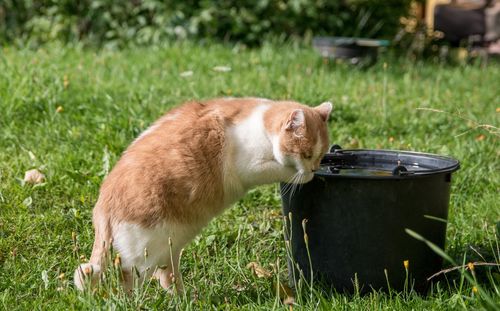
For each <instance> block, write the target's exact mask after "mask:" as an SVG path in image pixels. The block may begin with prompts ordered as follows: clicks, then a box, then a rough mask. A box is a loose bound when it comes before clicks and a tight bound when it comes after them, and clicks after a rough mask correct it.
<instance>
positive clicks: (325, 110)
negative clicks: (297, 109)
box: [314, 102, 333, 122]
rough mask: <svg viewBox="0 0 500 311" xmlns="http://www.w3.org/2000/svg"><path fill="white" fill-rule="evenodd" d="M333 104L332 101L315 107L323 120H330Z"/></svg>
mask: <svg viewBox="0 0 500 311" xmlns="http://www.w3.org/2000/svg"><path fill="white" fill-rule="evenodd" d="M332 108H333V105H332V103H331V102H324V103H322V104H321V105H319V106H316V107H314V109H315V110H316V111H317V112H319V114H320V115H321V118H322V119H323V121H325V122H326V121H328V117H329V116H330V112H332Z"/></svg>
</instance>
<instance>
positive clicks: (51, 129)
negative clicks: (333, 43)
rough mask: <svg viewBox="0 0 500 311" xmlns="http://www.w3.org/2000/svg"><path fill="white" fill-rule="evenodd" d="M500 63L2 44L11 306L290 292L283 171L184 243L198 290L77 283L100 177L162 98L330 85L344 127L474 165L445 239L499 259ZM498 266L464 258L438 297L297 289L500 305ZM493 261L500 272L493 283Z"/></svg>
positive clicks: (307, 91) (235, 302)
mask: <svg viewBox="0 0 500 311" xmlns="http://www.w3.org/2000/svg"><path fill="white" fill-rule="evenodd" d="M217 66H219V67H218V68H217ZM220 66H224V67H227V68H220ZM214 67H216V68H215V69H214ZM221 69H223V70H221ZM228 69H230V70H229V71H228ZM499 69H500V65H498V63H494V62H491V63H489V64H488V65H487V66H484V65H483V64H480V63H477V64H455V65H449V64H444V63H440V62H433V61H431V60H430V61H427V62H410V61H407V60H402V59H396V58H390V57H387V58H385V60H384V59H382V60H381V61H379V62H378V63H377V64H375V65H374V66H372V67H370V68H367V69H358V68H352V67H349V66H346V65H342V64H337V65H335V64H327V63H325V62H323V61H322V60H321V59H320V58H318V57H317V55H316V54H315V53H314V52H313V51H312V50H309V49H305V48H299V47H294V46H291V45H290V46H284V47H275V46H272V45H264V46H263V47H261V48H259V49H252V50H248V49H243V48H239V47H227V46H222V45H206V46H201V45H195V44H190V43H184V44H174V45H172V46H169V47H162V48H148V49H146V48H144V49H130V50H123V51H108V50H98V51H95V50H85V49H81V48H78V47H65V46H63V45H57V44H54V45H48V46H45V47H42V48H40V49H38V50H36V51H33V50H26V49H16V48H9V47H7V48H3V50H2V53H1V54H0V265H1V270H0V309H4V310H13V309H24V310H26V309H50V310H67V309H98V308H102V309H120V310H121V309H125V308H126V309H167V308H171V309H172V308H175V309H217V310H219V309H228V310H239V309H252V310H253V309H261V310H269V309H273V308H277V309H286V308H288V307H286V306H284V305H283V304H282V302H280V300H279V298H277V297H276V294H275V290H274V287H273V283H274V282H275V281H276V280H277V279H280V281H281V282H286V280H287V273H286V269H285V267H286V264H285V263H286V254H285V247H284V242H283V237H282V233H283V232H282V217H281V216H280V205H281V204H280V198H279V192H278V188H277V186H276V185H268V186H263V187H260V188H257V189H255V190H252V191H250V192H249V193H248V194H247V195H246V196H245V198H243V199H242V200H241V201H239V202H238V203H237V204H235V206H233V207H232V208H230V209H228V210H227V211H226V212H225V213H224V214H222V215H221V216H219V217H218V218H217V219H216V220H215V221H213V222H212V223H211V224H210V225H209V226H208V227H207V228H206V229H205V230H204V231H203V233H202V234H201V235H200V236H199V237H198V238H197V239H196V240H195V241H193V243H191V244H190V246H189V247H188V248H187V249H185V251H184V254H183V261H182V263H181V269H182V271H183V275H184V282H185V286H186V288H187V292H186V295H185V296H170V295H168V294H167V293H165V292H164V291H163V290H162V289H161V288H160V286H159V285H158V284H156V283H155V282H151V283H149V284H147V285H145V286H143V287H141V288H139V289H137V291H136V292H135V293H134V294H133V295H131V296H127V295H125V294H124V293H123V291H121V290H120V289H118V290H113V289H110V290H106V289H104V290H100V291H99V292H98V293H96V294H91V293H83V294H82V293H80V292H78V291H76V290H75V289H74V287H73V284H72V273H73V271H74V269H75V267H76V266H77V264H78V263H79V262H80V260H82V258H83V257H89V256H90V251H91V247H92V240H93V230H92V225H91V211H92V208H93V205H94V203H95V202H96V199H97V194H98V189H99V185H100V183H101V181H102V179H103V178H104V176H105V175H106V174H107V173H108V172H109V170H110V169H111V168H112V166H113V164H114V163H115V162H116V161H117V159H118V158H119V156H120V154H121V152H122V151H123V150H124V149H125V148H126V147H127V145H128V144H129V143H130V142H132V141H133V139H134V138H135V137H136V136H138V135H139V133H141V132H142V131H143V130H145V129H146V128H147V127H148V125H149V124H151V123H152V122H153V121H154V120H155V119H156V118H158V117H159V116H161V115H162V114H163V113H164V112H165V111H168V110H169V109H171V108H172V107H174V106H176V105H178V104H180V103H182V102H184V101H186V100H190V99H204V98H211V97H217V96H258V97H268V98H273V99H285V98H289V99H294V100H297V101H300V102H303V103H307V104H310V105H316V104H318V103H320V102H322V101H326V100H330V101H332V102H333V103H334V111H333V114H332V117H331V122H330V138H331V142H332V143H337V144H340V145H342V146H343V147H344V148H346V147H353V148H387V149H404V150H416V151H423V152H432V153H438V154H445V155H452V156H454V157H456V158H457V159H459V160H460V161H461V165H462V168H461V169H460V170H459V171H458V172H457V173H456V174H455V175H454V180H453V187H452V195H451V203H450V211H449V223H448V230H447V242H446V243H447V245H446V252H447V253H448V254H449V255H450V256H451V257H452V258H453V259H454V260H456V261H457V262H459V263H462V262H464V261H465V262H468V261H474V260H482V259H481V257H480V256H479V254H480V255H481V256H483V257H485V260H486V261H488V262H492V263H495V262H496V263H499V258H498V256H499V255H500V251H499V248H498V241H499V238H497V236H496V233H495V226H496V222H498V221H499V220H500V204H499V202H500V200H499V195H498V192H499V189H500V174H499V161H498V157H499V152H500V151H499V150H500V149H499V148H498V147H499V138H498V135H499V133H498V129H496V128H494V127H489V126H487V125H491V126H498V120H499V116H500V89H499V85H500V84H499V81H500V70H499ZM419 108H429V109H431V110H425V109H419ZM439 111H445V112H439ZM33 168H37V169H39V170H40V171H42V172H43V173H44V174H45V176H46V180H45V182H44V183H42V184H38V185H36V186H31V185H24V183H23V182H22V180H23V177H24V173H25V171H27V170H29V169H33ZM475 250H476V251H477V252H476V251H475ZM251 262H256V263H258V264H259V265H261V266H262V267H264V268H265V269H267V270H269V271H270V272H271V273H272V278H270V279H268V278H258V277H256V276H255V275H254V274H253V273H252V271H251V270H250V269H248V268H247V265H248V264H249V263H251ZM446 266H448V267H449V266H450V264H449V263H448V264H446ZM339 268H340V269H341V267H339ZM499 272H500V270H499V269H498V268H485V267H477V268H476V273H477V278H478V281H479V284H477V286H478V287H479V289H480V291H479V292H478V293H475V292H474V291H473V287H472V284H470V283H469V282H464V284H462V285H463V286H461V280H462V279H461V276H460V274H459V273H457V272H455V273H449V274H448V282H441V283H440V284H439V285H438V286H436V287H435V290H434V291H433V292H432V293H430V294H429V296H427V297H425V296H419V295H417V294H415V293H406V294H394V293H393V294H391V295H389V294H384V293H379V292H374V293H372V294H369V295H366V296H359V295H353V296H346V295H342V294H338V293H335V294H327V293H324V292H322V291H321V290H316V291H314V292H313V293H312V294H311V293H309V291H306V292H305V293H303V295H302V296H300V297H296V303H297V304H296V305H295V306H294V308H296V309H304V310H309V309H314V308H317V309H323V310H330V309H339V310H348V309H349V310H350V309H358V310H366V309H397V310H423V309H427V310H449V309H460V308H464V309H469V308H483V307H485V308H494V307H493V306H492V305H491V302H493V303H496V304H497V305H500V293H499V292H498V291H499V285H500V274H499ZM488 276H491V277H492V278H496V286H497V288H496V289H495V287H494V286H493V285H492V282H491V281H488V279H487V277H488ZM482 293H486V294H487V295H488V296H489V297H490V298H491V301H490V305H488V303H487V301H486V300H485V299H483V298H481V297H480V296H481V294H482ZM310 294H311V295H310ZM311 297H312V299H311ZM488 306H489V307H488Z"/></svg>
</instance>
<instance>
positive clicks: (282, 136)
mask: <svg viewBox="0 0 500 311" xmlns="http://www.w3.org/2000/svg"><path fill="white" fill-rule="evenodd" d="M331 111H332V104H331V103H330V102H325V103H322V104H321V105H319V106H317V107H314V108H311V107H307V106H303V105H289V109H286V110H285V111H284V112H283V114H282V121H281V122H280V129H279V134H278V137H277V138H278V139H275V140H274V142H273V153H274V156H275V158H276V160H277V161H278V162H279V163H280V164H282V165H283V166H284V168H286V170H287V171H288V173H287V174H286V175H289V176H285V178H288V180H283V182H291V183H306V182H309V181H310V180H311V179H312V178H313V177H314V171H316V170H317V169H318V168H319V164H320V162H321V159H322V158H323V156H324V155H325V153H326V152H327V151H328V146H329V141H328V128H327V124H328V117H329V116H330V112H331Z"/></svg>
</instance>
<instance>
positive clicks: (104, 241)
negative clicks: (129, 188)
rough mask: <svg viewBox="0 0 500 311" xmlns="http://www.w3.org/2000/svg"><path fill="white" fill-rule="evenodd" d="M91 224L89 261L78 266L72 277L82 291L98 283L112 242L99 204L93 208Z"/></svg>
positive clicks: (108, 222)
mask: <svg viewBox="0 0 500 311" xmlns="http://www.w3.org/2000/svg"><path fill="white" fill-rule="evenodd" d="M93 223H94V230H95V239H94V246H93V248H92V255H91V256H90V261H89V262H88V263H84V264H81V265H79V266H78V268H76V270H75V275H74V282H75V286H76V287H77V288H78V289H79V290H82V291H83V290H84V288H85V286H87V287H89V286H90V287H93V286H94V285H96V284H97V282H99V279H100V275H101V271H103V269H104V267H105V266H106V264H107V260H108V254H109V249H110V245H111V242H112V230H111V223H110V219H109V217H108V216H107V213H105V212H104V211H103V209H102V208H100V205H99V202H98V204H97V205H96V207H95V208H94V212H93Z"/></svg>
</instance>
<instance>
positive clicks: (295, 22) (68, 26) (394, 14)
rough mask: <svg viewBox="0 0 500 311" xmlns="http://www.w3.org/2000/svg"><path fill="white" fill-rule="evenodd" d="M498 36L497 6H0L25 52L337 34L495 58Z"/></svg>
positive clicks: (460, 1)
mask: <svg viewBox="0 0 500 311" xmlns="http://www.w3.org/2000/svg"><path fill="white" fill-rule="evenodd" d="M499 33H500V1H498V0H428V1H415V0H387V1H384V2H383V3H382V2H380V1H377V0H336V1H327V0H290V1H276V0H258V1H253V0H252V1H248V0H243V1H236V0H223V1H199V0H187V1H175V0H168V1H159V0H129V1H113V0H83V1H72V0H61V1H57V0H3V1H1V2H0V42H1V43H3V44H17V45H23V44H26V43H28V44H29V45H30V46H37V45H39V44H42V43H45V42H48V41H53V40H59V41H63V42H67V43H77V42H78V43H81V44H84V45H90V46H107V47H123V46H130V45H152V44H164V43H165V42H168V41H170V42H171V41H172V40H185V39H196V40H200V41H206V40H212V41H214V40H215V41H222V42H236V43H239V44H242V45H245V46H256V45H261V44H262V43H263V42H264V41H269V40H288V39H294V40H295V41H300V42H305V43H308V42H310V40H311V39H312V38H313V37H314V36H335V37H354V38H377V39H388V40H390V46H391V47H393V48H396V49H399V51H404V52H405V53H406V54H407V55H412V56H414V57H420V56H429V55H433V53H434V54H437V53H439V52H440V46H441V45H442V44H443V43H446V44H450V45H451V46H454V47H458V46H460V47H465V48H468V49H467V50H466V51H467V52H472V50H474V52H475V53H485V54H490V55H491V54H498V53H500V52H499V46H498V43H497V42H498V41H497V40H498V39H499ZM472 48H473V49H472ZM442 52H443V51H442V50H441V53H442ZM461 53H462V56H463V53H464V52H461Z"/></svg>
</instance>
